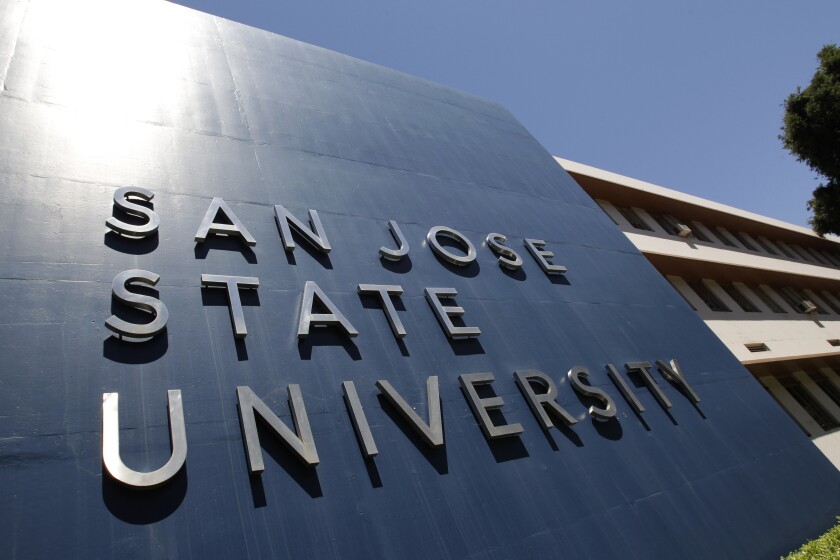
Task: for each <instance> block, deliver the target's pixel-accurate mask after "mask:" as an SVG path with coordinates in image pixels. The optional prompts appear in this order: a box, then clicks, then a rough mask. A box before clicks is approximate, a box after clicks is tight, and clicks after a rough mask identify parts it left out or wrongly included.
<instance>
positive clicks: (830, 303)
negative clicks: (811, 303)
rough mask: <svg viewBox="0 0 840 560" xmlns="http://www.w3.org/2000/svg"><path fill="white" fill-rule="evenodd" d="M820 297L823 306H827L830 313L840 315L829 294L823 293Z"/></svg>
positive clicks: (839, 309)
mask: <svg viewBox="0 0 840 560" xmlns="http://www.w3.org/2000/svg"><path fill="white" fill-rule="evenodd" d="M820 295H821V296H822V300H823V301H824V302H825V304H826V305H827V306H829V307H830V308H831V310H832V311H834V312H835V313H837V314H838V315H840V308H838V307H837V303H836V302H835V301H834V299H833V298H832V297H831V294H829V293H828V292H826V291H823V292H822V293H821V294H820Z"/></svg>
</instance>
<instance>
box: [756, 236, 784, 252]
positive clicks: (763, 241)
mask: <svg viewBox="0 0 840 560" xmlns="http://www.w3.org/2000/svg"><path fill="white" fill-rule="evenodd" d="M753 239H755V242H756V243H758V244H759V245H761V248H762V249H764V250H765V251H767V252H768V253H770V254H771V255H778V253H777V252H776V251H774V250H773V247H772V246H771V244H770V241H769V240H768V239H767V238H766V237H754V238H753Z"/></svg>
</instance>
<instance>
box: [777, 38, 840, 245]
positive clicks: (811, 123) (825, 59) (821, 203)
mask: <svg viewBox="0 0 840 560" xmlns="http://www.w3.org/2000/svg"><path fill="white" fill-rule="evenodd" d="M817 58H819V60H820V65H819V67H818V68H817V71H816V72H815V73H814V77H813V78H812V79H811V83H810V85H809V86H808V87H806V88H805V89H800V88H796V93H792V94H790V95H789V96H788V98H787V100H785V118H784V124H783V126H782V134H781V135H780V136H779V138H780V139H781V140H782V142H783V144H784V146H785V148H786V149H787V150H788V151H790V153H791V154H793V155H794V156H796V159H797V160H799V161H801V162H804V163H805V164H807V165H808V167H810V168H811V170H813V171H815V172H816V173H818V174H819V175H821V176H822V177H823V178H824V179H825V183H824V184H820V186H818V187H817V188H816V189H815V190H814V194H813V198H811V200H809V201H808V209H809V210H811V211H812V212H813V216H812V217H811V218H809V219H808V222H809V223H810V224H811V227H812V228H814V231H815V232H816V233H817V234H818V235H820V236H823V235H825V234H826V233H834V234H837V235H840V47H838V46H837V45H825V46H824V47H823V48H822V49H820V52H819V53H818V54H817Z"/></svg>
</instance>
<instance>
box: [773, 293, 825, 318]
mask: <svg viewBox="0 0 840 560" xmlns="http://www.w3.org/2000/svg"><path fill="white" fill-rule="evenodd" d="M779 294H780V295H781V296H782V297H783V298H784V299H785V301H786V302H788V304H789V305H790V306H791V307H793V308H794V309H795V310H796V311H798V312H799V313H805V310H804V309H803V307H802V302H804V301H810V302H811V303H813V304H814V307H815V308H816V309H815V311H816V312H817V314H819V315H826V312H825V310H823V309H821V308H820V306H819V305H817V302H816V301H814V300H812V299H811V298H809V297H807V296H806V295H805V293H804V292H803V291H802V290H799V289H797V288H792V287H790V286H785V287H784V288H781V289H780V290H779Z"/></svg>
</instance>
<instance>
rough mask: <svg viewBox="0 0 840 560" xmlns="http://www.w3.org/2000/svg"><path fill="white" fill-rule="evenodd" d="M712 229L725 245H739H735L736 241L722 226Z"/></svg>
mask: <svg viewBox="0 0 840 560" xmlns="http://www.w3.org/2000/svg"><path fill="white" fill-rule="evenodd" d="M712 231H713V232H714V234H715V235H716V236H717V238H718V239H720V241H721V243H723V244H724V245H726V246H728V247H737V245H735V243H734V242H733V241H732V240H731V239H730V238H729V234H728V233H727V231H726V230H724V229H723V228H722V227H717V228H715V229H714V230H712Z"/></svg>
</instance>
